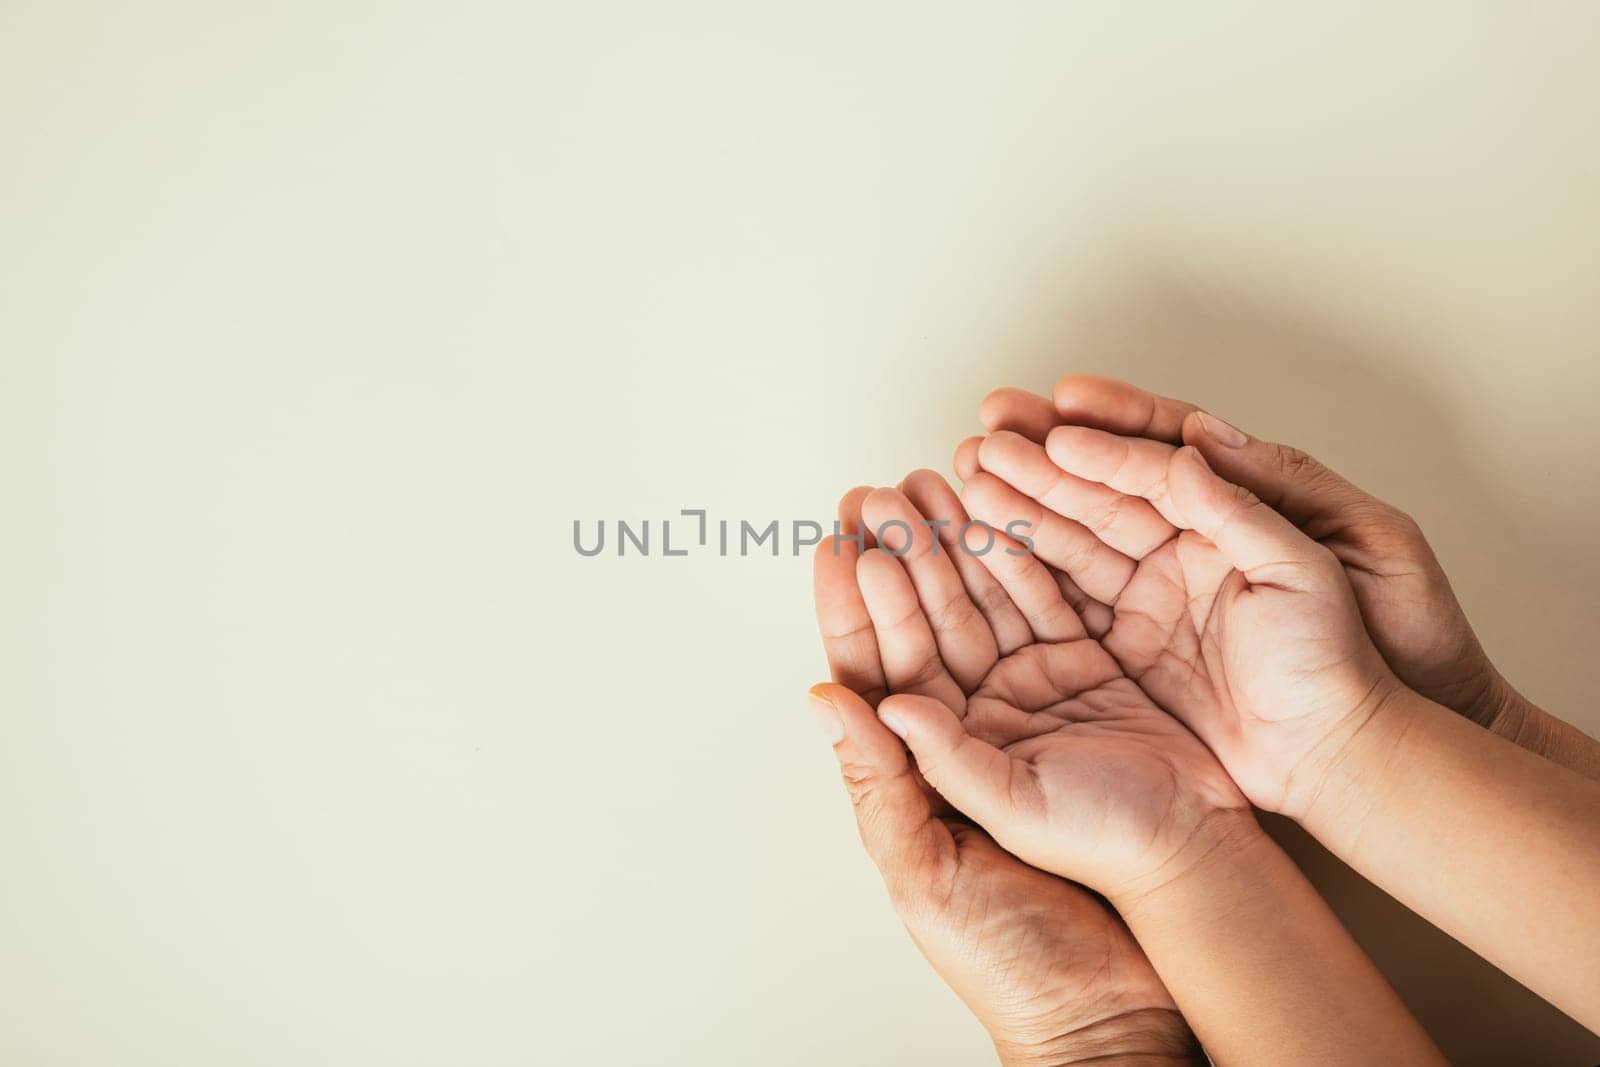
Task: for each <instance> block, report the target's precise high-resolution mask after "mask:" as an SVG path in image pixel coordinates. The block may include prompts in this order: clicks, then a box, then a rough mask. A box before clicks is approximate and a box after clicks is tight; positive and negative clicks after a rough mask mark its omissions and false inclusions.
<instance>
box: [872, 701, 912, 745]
mask: <svg viewBox="0 0 1600 1067" xmlns="http://www.w3.org/2000/svg"><path fill="white" fill-rule="evenodd" d="M878 721H879V722H881V723H883V725H885V726H887V727H888V728H889V729H891V730H893V731H894V735H895V736H896V737H898V738H899V739H900V740H902V741H904V740H905V739H906V724H905V723H904V722H903V721H902V720H901V718H900V716H898V715H896V714H895V713H894V712H892V711H884V710H883V709H882V708H881V707H880V708H879V709H878Z"/></svg>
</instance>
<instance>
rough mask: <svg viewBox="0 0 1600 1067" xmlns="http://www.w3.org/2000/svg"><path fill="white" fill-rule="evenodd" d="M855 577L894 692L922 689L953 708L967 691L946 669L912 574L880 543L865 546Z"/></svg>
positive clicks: (890, 686) (886, 675)
mask: <svg viewBox="0 0 1600 1067" xmlns="http://www.w3.org/2000/svg"><path fill="white" fill-rule="evenodd" d="M856 581H858V582H859V583H860V584H861V597H862V599H863V600H864V601H865V602H866V605H867V614H868V615H869V616H870V617H871V619H872V629H873V632H874V633H875V634H876V635H877V640H878V657H879V659H880V660H882V662H883V676H884V679H885V680H886V681H887V682H888V685H889V689H890V691H891V692H895V693H922V694H924V695H927V696H931V697H935V698H937V699H939V700H943V701H945V702H947V703H948V704H949V705H950V706H951V707H953V708H960V707H964V706H965V705H966V694H965V692H963V690H962V689H961V687H960V686H959V685H958V684H957V683H956V680H955V679H954V678H953V677H951V675H950V672H949V671H948V670H946V669H945V665H944V660H943V659H941V658H940V657H939V644H938V642H937V641H936V640H935V639H934V636H933V628H932V627H931V626H929V625H928V618H927V616H926V615H924V614H923V611H922V604H921V603H920V602H919V601H918V600H917V590H916V587H915V586H914V585H912V584H911V576H910V575H908V574H907V573H906V571H905V568H904V567H902V566H901V565H900V561H899V560H897V559H895V558H894V557H893V556H891V555H889V554H888V553H886V552H885V551H883V549H881V548H872V549H868V550H867V551H866V552H865V553H863V554H862V556H861V559H860V560H859V561H858V562H857V563H856Z"/></svg>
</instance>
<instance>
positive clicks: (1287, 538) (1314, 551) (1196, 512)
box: [1169, 447, 1337, 588]
mask: <svg viewBox="0 0 1600 1067" xmlns="http://www.w3.org/2000/svg"><path fill="white" fill-rule="evenodd" d="M1169 480H1170V482H1171V501H1172V504H1173V507H1174V509H1175V510H1176V511H1177V512H1178V515H1179V518H1178V525H1180V526H1182V527H1184V528H1185V529H1190V530H1194V531H1195V532H1196V533H1199V534H1200V535H1201V536H1203V537H1205V539H1206V540H1208V541H1210V542H1211V543H1212V544H1214V545H1216V546H1217V550H1218V551H1219V552H1221V553H1222V555H1223V556H1224V557H1226V558H1227V560H1228V562H1229V563H1231V564H1232V565H1233V566H1234V567H1235V568H1236V569H1237V570H1239V571H1240V572H1242V573H1243V574H1244V576H1245V578H1246V579H1248V580H1249V581H1250V583H1251V584H1252V585H1261V584H1268V585H1279V586H1285V587H1289V588H1304V587H1305V586H1306V584H1307V580H1308V578H1309V577H1311V576H1312V575H1314V574H1315V573H1316V572H1318V571H1319V570H1320V569H1321V568H1322V564H1323V563H1324V560H1325V559H1326V560H1327V561H1329V562H1331V561H1332V556H1331V555H1330V554H1329V553H1328V551H1327V550H1326V549H1324V548H1323V547H1322V546H1321V545H1318V544H1317V543H1316V542H1315V541H1313V540H1311V538H1309V537H1307V536H1306V535H1305V534H1304V533H1302V532H1301V531H1300V530H1299V529H1297V528H1296V527H1295V525H1294V523H1292V522H1290V521H1289V520H1288V519H1286V518H1284V517H1283V516H1282V515H1280V514H1278V513H1277V512H1276V511H1274V510H1272V508H1270V507H1268V506H1267V505H1266V504H1264V503H1262V502H1261V500H1260V499H1259V498H1258V497H1256V495H1255V494H1254V493H1251V492H1250V491H1249V490H1248V489H1243V488H1240V487H1239V486H1237V485H1234V484H1233V483H1232V482H1228V481H1224V480H1223V479H1222V478H1220V477H1218V476H1217V474H1216V473H1215V472H1214V471H1212V469H1211V468H1210V467H1209V466H1207V465H1206V461H1205V457H1204V456H1202V455H1201V454H1200V453H1199V452H1198V451H1196V450H1195V449H1193V448H1188V447H1185V448H1181V449H1179V450H1178V452H1177V454H1176V455H1174V456H1173V460H1172V473H1171V475H1170V476H1169ZM1333 565H1334V566H1335V567H1337V564H1333Z"/></svg>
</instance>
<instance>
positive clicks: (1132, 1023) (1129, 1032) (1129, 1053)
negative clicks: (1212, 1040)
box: [991, 1008, 1209, 1067]
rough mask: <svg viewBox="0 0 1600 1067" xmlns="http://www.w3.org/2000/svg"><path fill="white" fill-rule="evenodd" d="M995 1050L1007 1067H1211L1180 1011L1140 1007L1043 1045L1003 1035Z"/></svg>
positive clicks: (995, 1036) (1042, 1043)
mask: <svg viewBox="0 0 1600 1067" xmlns="http://www.w3.org/2000/svg"><path fill="white" fill-rule="evenodd" d="M991 1036H992V1037H993V1039H994V1047H995V1051H996V1052H997V1053H998V1054H999V1056H1000V1062H1001V1063H1002V1064H1004V1065H1005V1067H1066V1065H1068V1064H1080V1063H1093V1064H1095V1065H1096V1067H1103V1065H1109V1064H1126V1065H1130V1067H1131V1065H1133V1064H1149V1065H1152V1067H1154V1065H1156V1064H1174V1065H1176V1064H1205V1063H1208V1062H1209V1061H1208V1060H1207V1059H1206V1055H1205V1053H1204V1052H1203V1051H1202V1050H1201V1048H1200V1043H1199V1042H1198V1041H1196V1040H1195V1036H1194V1033H1193V1031H1191V1030H1190V1029H1189V1025H1188V1023H1186V1022H1184V1020H1183V1016H1182V1015H1180V1014H1178V1012H1177V1010H1176V1009H1174V1008H1140V1009H1136V1010H1132V1011H1127V1012H1123V1013H1120V1014H1117V1015H1111V1016H1107V1017H1106V1018H1103V1019H1097V1020H1095V1021H1094V1022H1092V1023H1090V1024H1088V1025H1087V1026H1083V1027H1080V1028H1078V1029H1076V1030H1073V1031H1072V1032H1070V1033H1066V1034H1061V1035H1060V1036H1057V1037H1054V1038H1050V1039H1048V1040H1043V1041H1034V1042H1015V1041H1010V1040H1007V1039H1006V1038H1004V1037H1002V1036H998V1035H991Z"/></svg>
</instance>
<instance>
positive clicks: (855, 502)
mask: <svg viewBox="0 0 1600 1067" xmlns="http://www.w3.org/2000/svg"><path fill="white" fill-rule="evenodd" d="M871 492H872V486H870V485H858V486H856V487H855V488H854V489H852V490H850V491H849V492H848V493H846V494H845V495H844V496H842V497H840V498H839V532H840V533H841V534H843V535H844V536H845V537H854V536H856V535H858V534H859V535H860V537H861V551H863V552H865V551H866V550H867V549H869V548H873V547H875V546H876V545H877V543H878V542H877V539H876V538H874V537H873V536H872V531H871V530H869V529H867V528H866V525H865V524H864V523H863V522H862V521H861V504H862V502H863V501H865V500H866V499H867V496H868V494H870V493H871Z"/></svg>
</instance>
